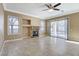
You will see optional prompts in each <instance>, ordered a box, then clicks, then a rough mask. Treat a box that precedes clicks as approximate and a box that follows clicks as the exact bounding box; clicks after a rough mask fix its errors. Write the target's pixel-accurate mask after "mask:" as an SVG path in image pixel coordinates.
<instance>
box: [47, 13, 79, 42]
mask: <svg viewBox="0 0 79 59" xmlns="http://www.w3.org/2000/svg"><path fill="white" fill-rule="evenodd" d="M63 17H69V19H68V20H69V27H70V28H69V40H74V41H79V12H78V13H73V14H70V15H65V16H61V17H56V18H52V19H58V18H63ZM49 21H51V19H50V20H47V23H48V24H47V31H46V32H47V34H48V35H49V27H50V26H49Z"/></svg>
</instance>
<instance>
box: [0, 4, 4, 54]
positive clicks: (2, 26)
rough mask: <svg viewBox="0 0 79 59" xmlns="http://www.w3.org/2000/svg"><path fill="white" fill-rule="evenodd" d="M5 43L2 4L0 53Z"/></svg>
mask: <svg viewBox="0 0 79 59" xmlns="http://www.w3.org/2000/svg"><path fill="white" fill-rule="evenodd" d="M3 42H4V10H3V6H2V4H1V3H0V53H1V47H2V44H3Z"/></svg>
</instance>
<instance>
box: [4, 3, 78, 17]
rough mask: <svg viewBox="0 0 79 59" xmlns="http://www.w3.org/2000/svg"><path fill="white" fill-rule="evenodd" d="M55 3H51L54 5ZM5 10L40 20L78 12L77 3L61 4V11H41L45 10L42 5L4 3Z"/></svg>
mask: <svg viewBox="0 0 79 59" xmlns="http://www.w3.org/2000/svg"><path fill="white" fill-rule="evenodd" d="M54 4H55V3H52V5H54ZM4 6H5V9H6V10H12V11H16V12H21V13H24V14H26V15H31V16H35V17H39V18H40V19H46V18H50V17H56V16H61V15H66V14H70V13H74V12H78V11H79V3H61V5H60V6H58V7H57V8H59V9H60V10H64V12H61V11H52V12H48V11H42V10H44V9H47V7H46V6H45V5H44V3H5V4H4Z"/></svg>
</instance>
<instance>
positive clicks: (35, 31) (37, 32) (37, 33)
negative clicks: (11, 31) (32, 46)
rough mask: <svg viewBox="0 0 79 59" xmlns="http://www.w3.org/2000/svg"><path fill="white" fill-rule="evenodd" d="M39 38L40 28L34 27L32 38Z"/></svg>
mask: <svg viewBox="0 0 79 59" xmlns="http://www.w3.org/2000/svg"><path fill="white" fill-rule="evenodd" d="M38 36H39V27H38V26H33V27H32V37H38Z"/></svg>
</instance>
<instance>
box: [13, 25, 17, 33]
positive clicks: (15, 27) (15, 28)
mask: <svg viewBox="0 0 79 59" xmlns="http://www.w3.org/2000/svg"><path fill="white" fill-rule="evenodd" d="M13 33H14V34H16V33H18V26H13Z"/></svg>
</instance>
